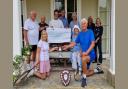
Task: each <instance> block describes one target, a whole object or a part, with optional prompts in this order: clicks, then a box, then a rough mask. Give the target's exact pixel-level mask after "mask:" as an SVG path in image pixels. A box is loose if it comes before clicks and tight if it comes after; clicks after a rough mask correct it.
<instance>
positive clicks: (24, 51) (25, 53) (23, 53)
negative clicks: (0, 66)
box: [22, 46, 32, 56]
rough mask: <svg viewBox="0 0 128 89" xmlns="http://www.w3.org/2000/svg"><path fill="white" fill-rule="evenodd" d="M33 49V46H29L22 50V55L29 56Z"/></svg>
mask: <svg viewBox="0 0 128 89" xmlns="http://www.w3.org/2000/svg"><path fill="white" fill-rule="evenodd" d="M31 49H32V46H28V47H24V48H22V55H24V56H29V55H30V50H31Z"/></svg>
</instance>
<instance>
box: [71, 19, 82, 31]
mask: <svg viewBox="0 0 128 89" xmlns="http://www.w3.org/2000/svg"><path fill="white" fill-rule="evenodd" d="M74 25H78V26H79V28H80V23H79V22H77V24H74V22H73V21H71V22H70V25H69V27H70V28H71V30H72V29H73V27H74Z"/></svg>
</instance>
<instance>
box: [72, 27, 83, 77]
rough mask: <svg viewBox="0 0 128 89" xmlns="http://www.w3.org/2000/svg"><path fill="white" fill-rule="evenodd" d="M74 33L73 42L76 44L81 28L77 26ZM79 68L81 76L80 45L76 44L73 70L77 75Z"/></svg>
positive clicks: (73, 51) (73, 55)
mask: <svg viewBox="0 0 128 89" xmlns="http://www.w3.org/2000/svg"><path fill="white" fill-rule="evenodd" d="M72 32H73V35H72V41H73V42H75V40H76V37H77V35H78V33H79V32H80V28H79V27H78V26H77V25H75V26H74V28H73V31H72ZM77 63H78V65H77ZM77 66H78V70H79V75H81V57H80V44H76V45H75V46H74V47H73V49H72V68H73V69H75V74H76V73H77Z"/></svg>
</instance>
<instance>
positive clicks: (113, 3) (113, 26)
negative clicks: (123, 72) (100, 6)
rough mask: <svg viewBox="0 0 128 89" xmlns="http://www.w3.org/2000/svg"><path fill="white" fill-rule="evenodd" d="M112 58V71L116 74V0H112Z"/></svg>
mask: <svg viewBox="0 0 128 89" xmlns="http://www.w3.org/2000/svg"><path fill="white" fill-rule="evenodd" d="M111 10H112V12H111V36H112V38H111V48H112V51H111V53H112V54H111V59H110V69H109V70H110V72H111V73H112V74H115V0H111Z"/></svg>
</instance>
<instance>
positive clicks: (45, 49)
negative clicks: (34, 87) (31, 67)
mask: <svg viewBox="0 0 128 89" xmlns="http://www.w3.org/2000/svg"><path fill="white" fill-rule="evenodd" d="M47 39H48V35H47V32H46V31H42V32H41V39H40V41H39V43H38V45H37V53H36V63H35V66H37V65H38V64H39V71H37V72H35V73H34V74H35V75H36V76H37V77H39V78H41V79H46V78H47V77H49V72H50V69H51V66H50V60H49V51H50V52H51V51H54V50H57V49H58V47H54V48H51V49H49V44H48V42H47Z"/></svg>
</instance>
